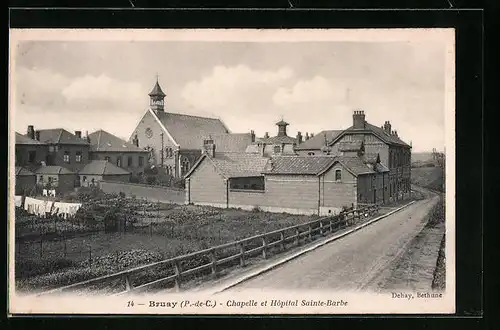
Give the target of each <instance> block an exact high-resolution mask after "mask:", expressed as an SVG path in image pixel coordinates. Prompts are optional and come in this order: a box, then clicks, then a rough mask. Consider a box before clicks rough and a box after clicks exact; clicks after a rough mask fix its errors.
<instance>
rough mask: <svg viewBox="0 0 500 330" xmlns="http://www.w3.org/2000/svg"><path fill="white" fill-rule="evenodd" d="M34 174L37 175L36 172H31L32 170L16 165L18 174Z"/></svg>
mask: <svg viewBox="0 0 500 330" xmlns="http://www.w3.org/2000/svg"><path fill="white" fill-rule="evenodd" d="M33 175H35V173H34V172H31V171H30V170H28V169H26V168H24V167H20V166H16V176H33Z"/></svg>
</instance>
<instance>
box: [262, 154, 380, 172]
mask: <svg viewBox="0 0 500 330" xmlns="http://www.w3.org/2000/svg"><path fill="white" fill-rule="evenodd" d="M336 162H339V163H340V164H342V165H343V166H344V167H346V168H347V169H348V170H349V171H350V172H351V173H352V174H354V175H356V176H358V175H361V174H370V173H375V172H374V171H373V170H372V169H371V168H370V167H368V166H367V165H366V164H365V163H364V162H363V160H362V159H361V158H359V157H346V156H336V157H332V156H280V157H273V158H272V159H271V160H270V162H269V164H271V163H272V164H273V165H272V168H271V166H268V168H267V169H266V171H265V172H264V173H265V174H297V175H320V174H322V173H324V172H325V171H327V170H328V169H329V168H330V167H331V166H332V165H333V164H335V163H336Z"/></svg>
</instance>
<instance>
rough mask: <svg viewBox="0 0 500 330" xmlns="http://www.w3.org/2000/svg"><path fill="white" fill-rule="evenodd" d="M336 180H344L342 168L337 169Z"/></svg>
mask: <svg viewBox="0 0 500 330" xmlns="http://www.w3.org/2000/svg"><path fill="white" fill-rule="evenodd" d="M335 181H342V170H335Z"/></svg>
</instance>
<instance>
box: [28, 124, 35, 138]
mask: <svg viewBox="0 0 500 330" xmlns="http://www.w3.org/2000/svg"><path fill="white" fill-rule="evenodd" d="M28 137H29V138H30V139H32V140H34V139H35V127H34V126H33V125H29V126H28Z"/></svg>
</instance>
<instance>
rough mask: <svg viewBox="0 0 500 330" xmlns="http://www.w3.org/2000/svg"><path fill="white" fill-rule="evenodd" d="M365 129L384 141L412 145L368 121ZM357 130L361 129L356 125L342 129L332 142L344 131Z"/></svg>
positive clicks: (406, 145)
mask: <svg viewBox="0 0 500 330" xmlns="http://www.w3.org/2000/svg"><path fill="white" fill-rule="evenodd" d="M364 130H366V131H370V132H372V133H373V134H374V135H375V136H377V137H378V138H380V139H381V140H382V141H383V142H385V143H387V144H392V145H399V146H405V147H410V145H408V144H407V143H405V142H404V141H403V140H401V139H400V138H399V137H397V136H395V135H392V134H387V133H386V132H385V131H384V130H383V129H382V128H380V127H378V126H375V125H372V124H370V123H368V122H366V121H365V128H364ZM356 131H359V129H355V128H354V126H351V127H349V128H347V129H346V130H344V131H342V133H341V134H339V135H338V136H337V137H336V138H335V139H334V140H333V141H332V142H335V140H337V139H338V138H340V137H341V136H342V135H344V134H343V133H351V132H356Z"/></svg>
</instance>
